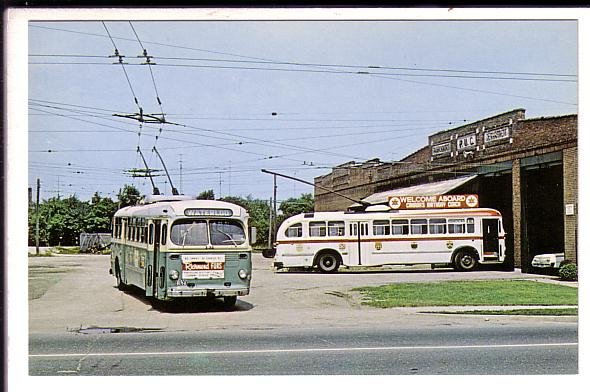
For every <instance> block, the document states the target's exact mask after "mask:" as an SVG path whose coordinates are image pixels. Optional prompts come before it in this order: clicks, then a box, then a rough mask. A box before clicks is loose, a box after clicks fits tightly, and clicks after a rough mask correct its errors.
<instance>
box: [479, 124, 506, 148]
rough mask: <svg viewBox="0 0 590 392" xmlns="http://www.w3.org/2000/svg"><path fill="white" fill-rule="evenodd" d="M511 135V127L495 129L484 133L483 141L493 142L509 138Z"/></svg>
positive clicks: (486, 142)
mask: <svg viewBox="0 0 590 392" xmlns="http://www.w3.org/2000/svg"><path fill="white" fill-rule="evenodd" d="M509 137H510V128H508V127H506V128H500V129H494V130H492V131H487V132H485V133H484V134H483V142H484V143H485V144H488V143H493V142H495V141H498V140H504V139H508V138H509Z"/></svg>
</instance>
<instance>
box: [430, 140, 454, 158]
mask: <svg viewBox="0 0 590 392" xmlns="http://www.w3.org/2000/svg"><path fill="white" fill-rule="evenodd" d="M450 153H451V143H443V144H438V145H436V146H432V155H433V156H437V155H443V154H450Z"/></svg>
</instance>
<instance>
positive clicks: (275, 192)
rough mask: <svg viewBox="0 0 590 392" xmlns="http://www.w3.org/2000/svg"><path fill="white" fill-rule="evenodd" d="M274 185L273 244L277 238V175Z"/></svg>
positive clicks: (274, 177)
mask: <svg viewBox="0 0 590 392" xmlns="http://www.w3.org/2000/svg"><path fill="white" fill-rule="evenodd" d="M273 179H274V180H273V184H274V188H273V200H272V204H273V207H272V210H273V215H272V217H273V219H272V237H273V242H274V237H275V235H276V234H275V233H276V232H277V176H276V174H275V175H274V176H273Z"/></svg>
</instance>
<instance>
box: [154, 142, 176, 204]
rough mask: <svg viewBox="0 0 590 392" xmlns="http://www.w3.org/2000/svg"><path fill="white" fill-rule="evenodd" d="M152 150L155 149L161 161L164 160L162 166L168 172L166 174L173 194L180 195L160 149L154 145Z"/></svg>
mask: <svg viewBox="0 0 590 392" xmlns="http://www.w3.org/2000/svg"><path fill="white" fill-rule="evenodd" d="M152 151H154V152H155V153H156V155H158V158H160V162H162V166H163V167H164V171H165V172H166V176H167V177H168V181H169V182H170V187H171V188H172V194H173V195H178V190H177V189H176V188H174V185H173V184H172V179H171V178H170V174H168V169H167V168H166V164H165V163H164V160H163V159H162V156H161V155H160V153H159V152H158V150H156V146H154V147H153V148H152Z"/></svg>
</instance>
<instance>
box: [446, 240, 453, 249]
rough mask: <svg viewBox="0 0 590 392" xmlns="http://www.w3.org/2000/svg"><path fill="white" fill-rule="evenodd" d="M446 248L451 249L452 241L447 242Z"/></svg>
mask: <svg viewBox="0 0 590 392" xmlns="http://www.w3.org/2000/svg"><path fill="white" fill-rule="evenodd" d="M447 248H449V249H453V241H447Z"/></svg>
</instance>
